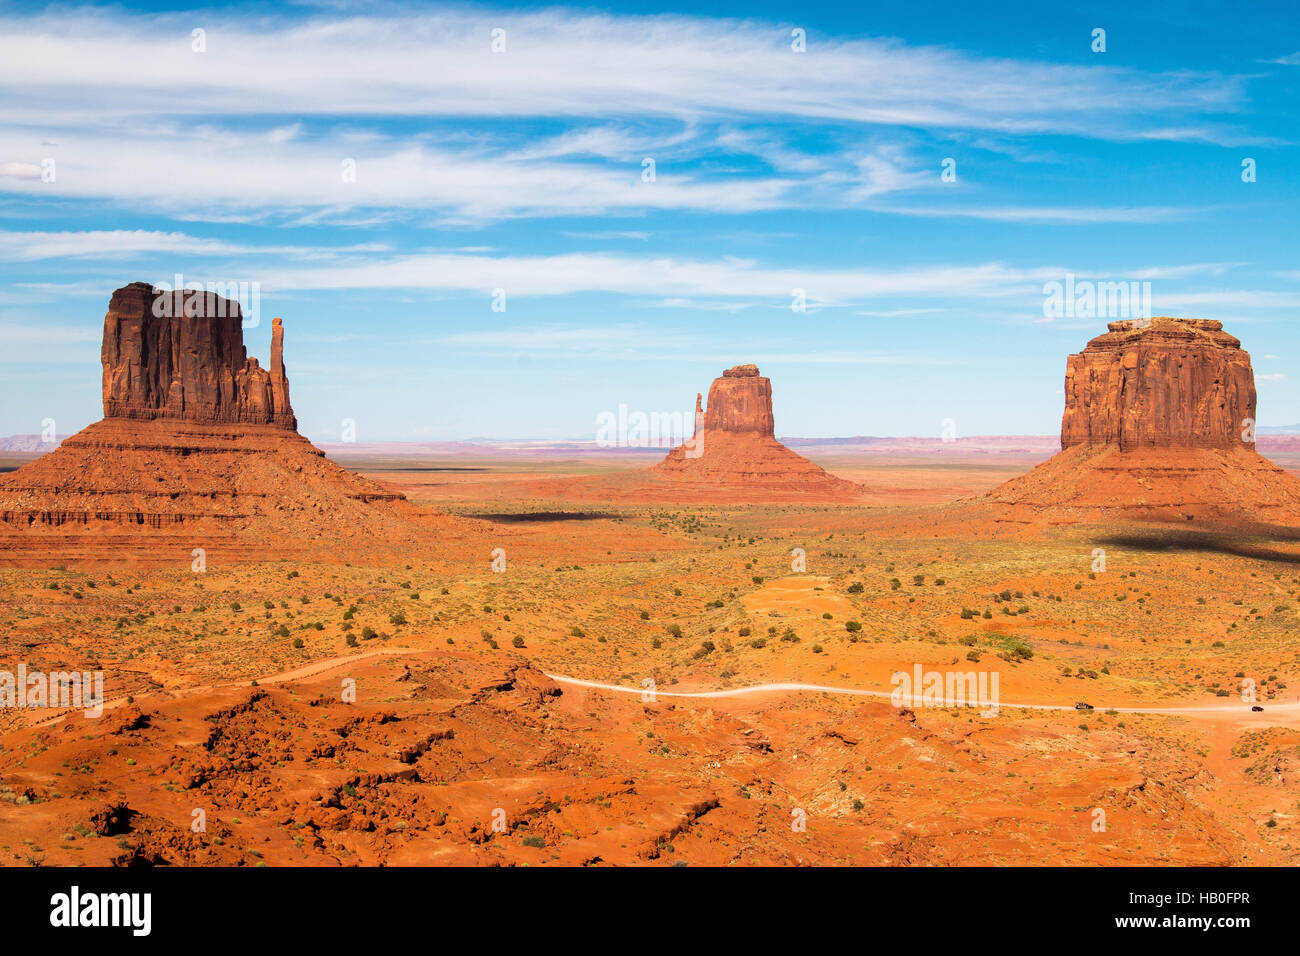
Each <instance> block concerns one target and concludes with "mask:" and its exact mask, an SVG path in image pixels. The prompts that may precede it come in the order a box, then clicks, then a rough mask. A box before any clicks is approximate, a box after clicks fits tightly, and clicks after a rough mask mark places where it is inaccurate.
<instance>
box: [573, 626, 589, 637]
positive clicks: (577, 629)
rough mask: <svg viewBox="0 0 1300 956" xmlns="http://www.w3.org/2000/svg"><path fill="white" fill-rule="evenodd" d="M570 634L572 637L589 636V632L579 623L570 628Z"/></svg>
mask: <svg viewBox="0 0 1300 956" xmlns="http://www.w3.org/2000/svg"><path fill="white" fill-rule="evenodd" d="M569 636H570V637H586V636H587V632H586V631H584V630H583V629H582V628H580V627H578V626H577V625H574V626H573V627H571V628H569Z"/></svg>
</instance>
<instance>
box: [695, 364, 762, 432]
mask: <svg viewBox="0 0 1300 956" xmlns="http://www.w3.org/2000/svg"><path fill="white" fill-rule="evenodd" d="M695 407H696V409H698V408H699V396H698V395H697V396H696V398H695ZM704 427H705V428H706V429H708V430H709V431H710V432H737V433H744V432H753V433H755V434H759V435H775V434H776V431H775V424H774V422H773V418H772V380H771V379H769V378H765V377H763V376H762V375H759V374H758V366H757V365H737V366H735V367H734V368H729V369H727V370H726V371H725V372H723V373H722V377H721V378H715V379H714V380H713V384H712V385H710V386H709V410H708V412H707V413H706V414H705V417H704Z"/></svg>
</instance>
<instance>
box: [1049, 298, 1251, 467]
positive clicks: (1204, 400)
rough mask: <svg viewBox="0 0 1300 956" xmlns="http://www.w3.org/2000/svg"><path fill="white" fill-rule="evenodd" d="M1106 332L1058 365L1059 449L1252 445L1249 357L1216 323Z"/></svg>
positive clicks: (1144, 323) (1140, 324) (1125, 326)
mask: <svg viewBox="0 0 1300 956" xmlns="http://www.w3.org/2000/svg"><path fill="white" fill-rule="evenodd" d="M1108 328H1109V331H1108V332H1106V334H1104V335H1099V336H1097V337H1096V338H1095V339H1093V340H1092V341H1091V342H1089V343H1088V346H1087V348H1085V349H1084V350H1083V351H1082V352H1080V353H1078V354H1077V355H1071V356H1070V358H1069V360H1068V363H1067V365H1066V371H1065V414H1064V416H1063V417H1062V419H1061V446H1062V447H1063V448H1071V447H1073V446H1075V445H1092V446H1098V445H1118V446H1119V448H1120V449H1121V450H1124V451H1127V450H1130V449H1134V448H1222V449H1229V448H1240V447H1241V446H1242V445H1243V443H1245V444H1253V443H1254V429H1253V428H1252V427H1250V426H1251V425H1253V423H1254V419H1255V376H1254V372H1253V371H1252V370H1251V367H1250V355H1249V353H1247V352H1246V351H1245V350H1244V349H1242V347H1241V342H1240V341H1238V340H1237V339H1236V338H1234V337H1233V336H1231V335H1229V334H1228V333H1227V332H1224V331H1223V325H1222V323H1220V322H1216V321H1213V320H1210V319H1177V318H1169V317H1166V316H1161V317H1158V318H1153V319H1148V320H1140V319H1127V320H1124V321H1121V322H1111V323H1110V324H1109V326H1108ZM1243 435H1244V438H1243Z"/></svg>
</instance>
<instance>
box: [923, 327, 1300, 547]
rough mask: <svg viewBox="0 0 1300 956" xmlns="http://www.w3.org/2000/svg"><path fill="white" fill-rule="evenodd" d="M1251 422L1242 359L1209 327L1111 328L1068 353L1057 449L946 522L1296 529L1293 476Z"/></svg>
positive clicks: (1298, 506)
mask: <svg viewBox="0 0 1300 956" xmlns="http://www.w3.org/2000/svg"><path fill="white" fill-rule="evenodd" d="M1254 418H1255V379H1254V373H1253V372H1252V371H1251V367H1250V356H1249V355H1248V354H1247V353H1246V352H1245V351H1243V350H1242V348H1241V343H1240V342H1239V341H1238V340H1237V339H1235V338H1234V337H1233V336H1231V335H1229V334H1228V333H1226V332H1224V331H1223V326H1222V324H1221V323H1219V322H1215V321H1211V320H1208V319H1175V318H1168V317H1159V318H1154V319H1149V320H1146V321H1142V320H1126V321H1123V322H1111V323H1110V324H1109V331H1108V332H1107V333H1106V334H1105V335H1100V336H1098V337H1097V338H1095V339H1093V340H1092V341H1091V342H1089V343H1088V346H1087V348H1085V349H1084V350H1083V351H1082V352H1080V353H1079V354H1077V355H1071V356H1070V358H1069V363H1068V366H1067V369H1066V374H1065V415H1064V417H1063V418H1062V420H1061V444H1062V446H1063V448H1062V450H1061V451H1060V452H1059V453H1058V454H1056V455H1054V456H1053V457H1052V458H1050V459H1048V460H1047V461H1045V462H1043V463H1042V464H1040V465H1038V466H1037V467H1036V468H1034V469H1033V470H1032V471H1030V472H1028V473H1026V474H1024V475H1021V476H1019V477H1018V478H1014V479H1012V480H1011V481H1008V482H1007V483H1006V484H1003V485H1001V486H999V487H998V488H995V489H994V490H993V491H991V492H989V493H988V494H987V495H985V496H984V497H983V498H982V499H979V500H978V501H976V502H972V503H968V504H967V505H963V506H960V507H954V508H952V509H950V511H949V515H948V517H949V519H951V520H954V521H958V522H960V521H970V520H973V521H974V522H976V523H975V524H968V525H967V528H966V530H968V531H970V530H974V529H975V528H977V527H978V528H980V530H981V533H983V531H984V530H987V529H989V528H991V529H993V530H994V532H995V533H996V532H997V531H1011V532H1013V533H1029V532H1033V533H1036V532H1037V531H1039V530H1041V529H1044V528H1047V527H1051V526H1053V525H1061V524H1075V523H1090V524H1092V523H1096V524H1103V523H1110V522H1116V521H1120V522H1128V521H1159V522H1175V523H1179V524H1182V525H1184V526H1186V525H1187V524H1188V523H1189V522H1191V523H1194V524H1195V525H1197V526H1201V527H1219V526H1223V527H1233V528H1237V529H1241V528H1248V527H1252V528H1253V527H1262V526H1271V525H1288V526H1294V525H1297V524H1300V481H1298V480H1297V479H1296V478H1295V477H1293V476H1292V475H1290V474H1288V473H1287V472H1286V471H1284V470H1283V469H1281V468H1279V467H1278V466H1277V465H1275V464H1273V463H1272V462H1271V461H1269V460H1268V459H1266V458H1265V457H1264V456H1262V455H1260V454H1259V453H1258V452H1257V451H1256V450H1255V444H1254V433H1253V427H1251V426H1253V422H1254ZM1247 420H1249V424H1248V423H1247Z"/></svg>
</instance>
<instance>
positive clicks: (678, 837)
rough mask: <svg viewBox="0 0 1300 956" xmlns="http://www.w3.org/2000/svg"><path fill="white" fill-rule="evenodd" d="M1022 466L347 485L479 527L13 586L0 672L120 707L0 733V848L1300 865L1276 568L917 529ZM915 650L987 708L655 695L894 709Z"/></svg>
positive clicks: (1092, 541)
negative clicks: (869, 500) (977, 676)
mask: <svg viewBox="0 0 1300 956" xmlns="http://www.w3.org/2000/svg"><path fill="white" fill-rule="evenodd" d="M1036 460H1037V459H1032V458H1019V457H1014V456H1008V457H997V456H993V457H985V458H981V459H978V460H945V461H937V460H935V459H933V458H918V459H886V458H872V459H865V458H862V457H858V458H849V457H845V458H839V459H837V458H834V457H829V458H819V459H818V461H819V463H820V464H823V465H824V466H825V467H827V468H828V469H830V470H832V471H834V472H835V473H836V474H838V475H841V476H842V477H846V478H851V479H853V480H857V481H861V482H863V483H865V484H867V485H868V486H869V487H870V488H872V489H873V490H874V491H875V493H876V499H877V501H878V504H877V505H876V506H871V507H867V506H858V505H852V506H849V505H751V506H723V505H696V506H693V505H689V504H683V503H654V502H648V501H640V502H628V501H625V500H623V499H621V498H620V497H619V496H618V494H617V493H611V492H610V491H609V488H614V489H615V491H616V489H617V487H618V481H619V480H620V477H619V476H620V473H619V472H618V471H617V470H616V469H615V468H612V467H607V466H599V465H592V464H591V463H588V462H565V461H558V462H557V461H546V460H537V461H512V462H509V463H502V462H499V461H494V460H489V459H484V460H482V461H477V460H448V461H437V460H420V461H418V462H416V461H402V460H384V461H364V460H362V461H349V462H346V463H347V464H348V465H349V466H350V467H354V468H355V469H356V470H359V471H362V472H363V473H365V474H367V475H369V476H370V477H372V478H375V479H376V480H378V481H381V482H383V483H385V484H387V485H390V486H393V487H395V488H399V489H401V490H402V491H404V492H405V493H406V494H407V495H408V496H409V497H410V498H411V499H412V500H413V501H414V502H416V503H417V504H419V505H421V506H426V507H428V508H431V509H435V510H440V511H449V512H453V513H455V514H458V515H464V516H469V517H475V518H478V519H480V521H481V522H482V523H481V525H480V526H479V527H481V528H482V532H481V534H479V535H477V536H472V537H471V538H470V539H461V540H457V541H455V542H446V541H440V540H438V538H437V536H436V535H431V536H430V540H429V542H428V547H427V550H426V551H424V552H423V553H412V554H407V555H403V556H401V557H398V558H395V559H393V560H391V561H389V562H386V563H382V564H373V563H360V562H351V563H349V562H348V556H347V555H338V556H337V557H338V560H336V561H329V562H326V561H319V562H304V561H296V560H295V561H288V560H272V561H258V562H252V563H250V562H238V561H226V560H224V559H223V556H222V554H221V552H220V551H219V550H216V551H212V552H210V553H209V554H208V555H207V567H206V570H205V571H204V572H203V573H195V572H194V571H193V570H191V558H190V552H189V551H188V549H185V550H181V549H178V550H177V553H176V555H175V559H174V561H171V560H170V559H169V558H168V557H167V556H163V557H162V558H161V559H160V560H159V561H157V562H153V563H131V564H128V563H115V562H113V561H112V560H111V556H110V557H106V556H105V555H103V554H95V555H93V556H87V559H86V560H85V561H68V562H65V563H60V564H59V566H41V567H12V566H11V567H0V647H2V648H3V658H4V660H5V661H7V662H9V663H6V664H4V667H6V668H9V669H11V670H12V669H14V667H15V666H16V662H18V661H23V662H25V663H26V666H27V668H28V669H29V670H43V671H46V672H49V671H55V670H64V669H72V668H75V669H77V670H102V671H103V672H104V675H105V681H106V696H107V697H108V698H109V699H110V701H109V706H108V708H107V709H106V710H105V712H104V714H103V716H102V717H100V718H98V719H90V718H86V717H85V716H83V715H81V714H80V713H79V712H71V713H68V714H66V715H62V714H52V713H51V712H50V711H49V710H33V709H5V710H3V711H0V730H3V734H2V735H0V862H4V863H6V864H9V865H22V864H41V863H43V864H47V865H78V864H87V865H95V864H107V863H117V864H159V863H176V864H205V863H212V864H235V865H239V864H242V865H258V864H262V863H265V864H267V865H290V864H292V865H358V864H359V865H371V864H381V863H382V864H392V865H400V864H419V863H465V864H497V863H505V864H532V865H539V864H595V863H604V864H632V863H642V864H650V865H673V864H683V863H690V864H697V865H698V864H715V865H726V864H790V863H803V864H832V865H834V864H869V865H879V864H885V865H934V864H938V865H953V864H956V865H961V864H1031V865H1032V864H1077V865H1085V864H1088V865H1091V864H1101V865H1120V864H1191V863H1206V864H1295V863H1298V862H1300V836H1297V834H1296V832H1295V827H1296V814H1297V812H1298V810H1300V807H1298V805H1297V801H1298V799H1300V542H1295V541H1269V540H1260V539H1242V538H1235V537H1232V536H1225V535H1212V534H1198V533H1196V532H1194V531H1189V530H1187V529H1182V528H1179V529H1163V528H1159V527H1104V528H1096V527H1093V528H1079V527H1073V528H1068V527H1067V528H1061V529H1057V530H1055V531H1053V532H1051V533H1050V534H1049V535H1048V536H1046V537H1043V538H1040V539H1036V540H1031V541H1016V540H958V539H950V538H942V537H918V536H916V535H911V534H909V533H908V530H907V529H908V523H909V521H910V520H911V518H910V516H911V515H912V514H913V513H917V514H921V513H930V512H931V511H932V509H935V508H942V507H943V503H944V502H946V501H951V500H954V499H957V498H960V497H962V496H968V495H974V494H979V493H982V492H983V491H986V490H988V489H990V488H992V487H994V486H995V485H997V484H998V483H1000V482H1001V481H1003V480H1005V479H1007V478H1009V477H1012V476H1014V475H1016V474H1019V473H1021V472H1023V471H1024V470H1025V469H1026V468H1028V467H1029V466H1030V465H1031V464H1033V463H1034V461H1036ZM645 463H648V461H647V462H644V463H642V462H634V461H624V462H620V463H619V467H628V466H629V465H636V464H645ZM1282 463H1283V464H1286V465H1288V466H1290V465H1291V463H1289V462H1282ZM590 476H596V477H603V478H607V479H609V480H610V481H611V482H612V484H609V485H608V486H606V490H605V491H604V492H603V493H596V492H593V491H592V490H591V489H592V488H597V487H600V486H599V485H593V484H587V483H586V482H588V480H589V477H590ZM882 529H884V530H882ZM195 544H196V546H201V545H202V542H195ZM1099 548H1100V549H1103V550H1104V553H1105V570H1104V571H1094V570H1093V567H1094V562H1095V561H1096V560H1097V559H1096V549H1099ZM496 549H501V550H500V551H499V552H497V559H498V560H497V564H498V567H500V566H501V563H502V560H504V570H498V571H494V570H493V567H492V561H493V552H494V551H496ZM796 549H802V552H803V561H804V566H803V569H802V570H800V566H799V565H798V564H797V558H798V555H797V552H796ZM918 664H919V665H922V666H923V667H924V668H925V669H927V670H938V671H945V672H946V671H962V672H966V671H970V672H975V673H980V672H987V673H994V672H996V674H997V675H998V678H999V691H1000V701H1001V706H1000V708H999V710H998V713H997V714H996V716H981V713H980V711H979V710H978V709H976V708H971V707H956V706H922V705H920V704H914V705H913V706H908V707H901V708H900V707H895V706H893V705H891V703H890V701H889V700H888V699H885V698H883V697H870V696H855V695H852V694H848V693H833V692H820V691H808V690H770V691H762V692H758V693H752V694H744V695H736V696H717V697H679V696H670V695H673V694H679V693H688V692H709V691H719V690H728V689H740V688H745V687H751V686H756V685H762V684H768V683H803V684H812V685H819V686H826V687H833V688H841V689H845V690H852V689H858V690H869V691H877V692H886V693H887V692H888V691H890V690H891V675H892V674H893V673H894V672H896V671H906V672H908V673H911V672H912V671H913V668H914V666H915V665H918ZM547 675H553V676H554V677H555V678H557V679H552V677H549V676H547ZM558 678H573V679H577V680H585V681H590V682H594V683H603V684H611V685H618V686H620V687H624V688H629V689H633V690H635V691H637V692H638V693H618V692H613V691H608V690H602V689H597V688H592V687H585V686H582V685H581V684H576V683H573V682H571V681H567V680H559V679H558ZM1244 680H1252V681H1254V684H1255V687H1256V693H1257V698H1258V700H1257V703H1258V705H1259V706H1262V707H1263V710H1262V711H1252V710H1251V706H1250V704H1249V703H1243V701H1242V695H1241V687H1242V683H1243V681H1244ZM647 682H653V683H652V684H648V683H647ZM651 687H653V689H654V693H650V692H649V691H650V688H651ZM642 691H645V692H646V694H645V696H643V695H642V693H639V692H642ZM353 692H354V693H355V702H351V700H350V695H351V694H352V693H353ZM345 698H349V699H345ZM1078 702H1087V703H1088V704H1091V705H1092V706H1093V708H1094V709H1091V710H1075V709H1074V705H1075V704H1076V703H1078ZM1017 704H1025V705H1052V706H1057V707H1060V708H1062V709H1059V710H1034V709H1022V708H1020V707H1016V706H1013V705H1017ZM1161 711H1163V712H1161ZM200 824H201V826H200Z"/></svg>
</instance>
